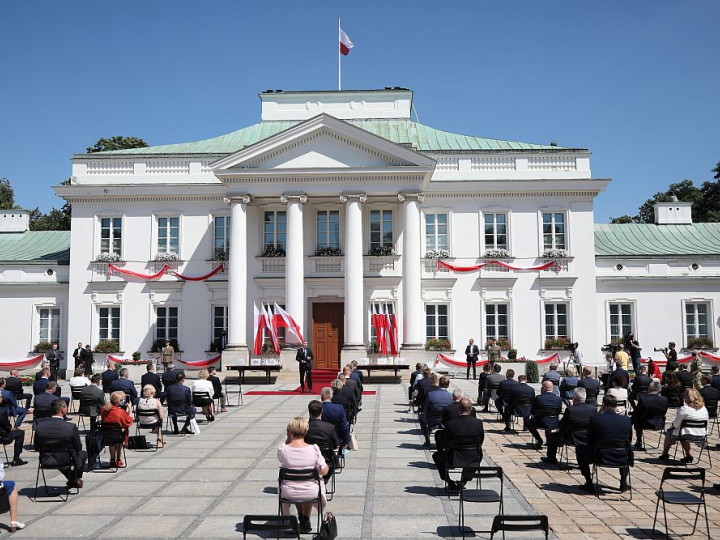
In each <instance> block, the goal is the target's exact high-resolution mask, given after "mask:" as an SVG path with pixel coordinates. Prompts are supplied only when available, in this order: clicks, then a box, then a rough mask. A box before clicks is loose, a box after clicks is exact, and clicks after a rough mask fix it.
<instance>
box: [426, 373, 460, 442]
mask: <svg viewBox="0 0 720 540" xmlns="http://www.w3.org/2000/svg"><path fill="white" fill-rule="evenodd" d="M449 386H450V379H448V378H447V377H440V379H439V381H438V391H436V392H430V393H429V394H428V395H427V399H426V400H425V407H424V408H423V411H422V412H421V413H420V430H421V431H422V434H423V435H424V437H425V446H428V447H429V446H430V430H432V429H434V428H436V427H439V426H440V422H441V421H442V415H443V411H444V410H445V407H448V406H450V405H452V402H453V398H452V394H451V393H450V392H448V387H449Z"/></svg>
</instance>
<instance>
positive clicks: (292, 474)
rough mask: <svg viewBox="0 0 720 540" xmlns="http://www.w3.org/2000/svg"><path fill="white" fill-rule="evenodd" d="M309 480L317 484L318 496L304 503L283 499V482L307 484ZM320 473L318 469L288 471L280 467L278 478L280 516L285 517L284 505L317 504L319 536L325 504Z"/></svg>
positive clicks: (303, 501)
mask: <svg viewBox="0 0 720 540" xmlns="http://www.w3.org/2000/svg"><path fill="white" fill-rule="evenodd" d="M308 480H310V481H313V482H317V485H318V491H317V496H316V497H313V498H311V499H304V500H302V501H293V500H289V499H286V498H285V497H283V482H307V481H308ZM322 481H323V480H322V478H321V477H320V472H319V471H318V470H317V469H316V468H312V469H286V468H284V467H280V474H279V476H278V515H279V516H282V515H283V508H282V505H283V504H290V505H292V504H316V503H317V531H315V532H316V533H317V534H319V533H320V523H321V520H322V513H323V502H322V487H321V484H320V482H322Z"/></svg>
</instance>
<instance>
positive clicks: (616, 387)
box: [607, 373, 628, 414]
mask: <svg viewBox="0 0 720 540" xmlns="http://www.w3.org/2000/svg"><path fill="white" fill-rule="evenodd" d="M624 382H625V379H624V378H623V377H622V375H616V374H615V373H613V378H612V386H611V388H610V390H608V391H607V393H608V394H609V395H611V396H615V399H616V400H617V401H618V404H617V405H616V407H615V412H617V413H618V414H625V412H626V411H627V402H628V391H627V388H625V387H623V384H624ZM621 401H622V402H625V404H624V405H621V404H620V403H619V402H621Z"/></svg>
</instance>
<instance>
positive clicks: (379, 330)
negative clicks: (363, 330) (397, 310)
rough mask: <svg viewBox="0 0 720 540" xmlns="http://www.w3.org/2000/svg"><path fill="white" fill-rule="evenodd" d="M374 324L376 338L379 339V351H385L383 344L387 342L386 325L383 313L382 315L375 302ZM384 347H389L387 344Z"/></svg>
mask: <svg viewBox="0 0 720 540" xmlns="http://www.w3.org/2000/svg"><path fill="white" fill-rule="evenodd" d="M372 325H373V328H375V338H376V339H377V344H378V351H379V352H383V346H384V343H385V332H384V327H385V325H384V324H383V322H382V315H380V314H379V313H378V312H377V310H376V309H375V304H373V305H372ZM384 347H385V349H387V346H384ZM383 354H384V353H383Z"/></svg>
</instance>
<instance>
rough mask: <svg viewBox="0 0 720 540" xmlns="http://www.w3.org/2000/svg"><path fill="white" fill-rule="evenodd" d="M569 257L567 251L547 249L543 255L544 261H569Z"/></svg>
mask: <svg viewBox="0 0 720 540" xmlns="http://www.w3.org/2000/svg"><path fill="white" fill-rule="evenodd" d="M569 256H570V253H569V252H568V250H567V249H546V250H545V251H543V252H542V255H541V257H542V258H543V259H567V258H568V257H569Z"/></svg>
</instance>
